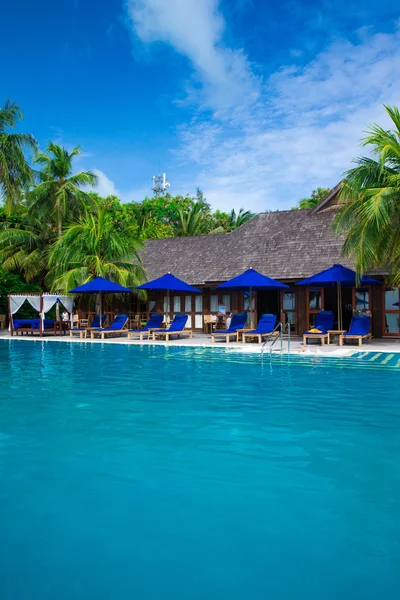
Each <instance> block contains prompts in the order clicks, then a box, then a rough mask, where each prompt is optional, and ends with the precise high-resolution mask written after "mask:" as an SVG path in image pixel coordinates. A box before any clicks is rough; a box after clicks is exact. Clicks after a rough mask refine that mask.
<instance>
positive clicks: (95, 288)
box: [69, 277, 133, 323]
mask: <svg viewBox="0 0 400 600" xmlns="http://www.w3.org/2000/svg"><path fill="white" fill-rule="evenodd" d="M69 293H70V294H99V296H100V311H99V312H100V323H101V322H102V310H103V294H133V291H132V290H130V289H129V288H126V287H124V286H123V285H120V284H119V283H114V281H109V280H108V279H105V278H104V277H95V278H94V279H91V280H90V281H88V282H87V283H83V284H82V285H78V287H76V288H74V289H73V290H70V291H69Z"/></svg>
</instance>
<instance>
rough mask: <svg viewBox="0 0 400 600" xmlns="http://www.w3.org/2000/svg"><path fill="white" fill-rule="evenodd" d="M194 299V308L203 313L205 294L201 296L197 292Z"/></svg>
mask: <svg viewBox="0 0 400 600" xmlns="http://www.w3.org/2000/svg"><path fill="white" fill-rule="evenodd" d="M194 298H195V300H194V310H195V312H197V313H202V312H203V296H200V294H197V295H196V296H195V297H194Z"/></svg>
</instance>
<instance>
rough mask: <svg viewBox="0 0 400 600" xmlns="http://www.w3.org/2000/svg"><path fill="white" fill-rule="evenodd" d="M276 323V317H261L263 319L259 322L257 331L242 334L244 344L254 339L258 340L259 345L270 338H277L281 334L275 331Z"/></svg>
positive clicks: (267, 315)
mask: <svg viewBox="0 0 400 600" xmlns="http://www.w3.org/2000/svg"><path fill="white" fill-rule="evenodd" d="M276 321H277V318H276V315H269V314H265V315H261V318H260V320H259V321H258V325H257V327H256V329H253V330H252V331H245V332H243V334H242V341H243V344H245V343H246V341H250V340H252V339H255V340H257V343H258V344H261V342H262V341H263V340H264V339H266V338H267V337H268V336H271V337H277V336H278V335H279V333H278V331H274V328H275V325H276Z"/></svg>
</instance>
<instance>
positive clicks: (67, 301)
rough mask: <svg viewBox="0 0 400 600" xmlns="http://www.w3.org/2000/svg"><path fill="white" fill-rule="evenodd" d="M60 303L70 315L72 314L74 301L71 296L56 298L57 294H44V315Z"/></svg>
mask: <svg viewBox="0 0 400 600" xmlns="http://www.w3.org/2000/svg"><path fill="white" fill-rule="evenodd" d="M56 302H60V304H62V305H63V306H64V308H65V310H67V311H68V312H69V313H72V308H73V304H74V301H73V299H72V298H70V297H69V296H56V295H55V294H43V313H44V314H46V313H47V312H49V310H50V309H51V308H52V307H53V306H54V305H55V303H56Z"/></svg>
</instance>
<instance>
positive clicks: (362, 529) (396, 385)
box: [0, 340, 400, 600]
mask: <svg viewBox="0 0 400 600" xmlns="http://www.w3.org/2000/svg"><path fill="white" fill-rule="evenodd" d="M344 365H348V367H345V366H344ZM0 377H1V398H0V483H1V485H0V540H1V543H0V598H1V600H72V599H74V600H75V599H85V600H103V599H104V600H125V599H126V600H132V599H134V600H153V599H154V600H159V599H163V600H177V599H184V600H186V599H187V600H200V599H201V600H204V599H207V600H214V599H215V600H217V599H218V600H221V599H229V600H243V599H252V600H253V599H257V600H258V599H263V600H265V599H268V600H275V599H277V600H278V599H279V600H281V599H291V600H293V599H296V600H297V599H307V600H322V599H324V600H331V599H332V600H333V599H335V600H337V599H338V598H340V599H341V600H347V599H357V600H359V599H362V600H369V599H371V600H372V599H374V600H376V599H377V598H398V594H399V585H400V569H399V565H400V508H399V507H400V392H399V389H400V369H398V368H392V369H390V368H384V367H378V368H376V367H374V362H372V363H369V364H365V363H364V361H363V360H357V359H355V360H353V361H351V360H350V361H347V362H340V361H337V360H329V359H328V360H324V361H318V362H307V360H304V357H301V358H300V359H298V360H297V361H295V360H294V361H293V359H292V360H291V362H289V361H288V358H287V357H284V358H282V359H276V360H274V361H273V362H270V361H269V359H268V358H267V359H266V360H264V363H263V364H261V361H260V357H259V356H255V355H244V354H240V353H236V352H229V353H225V352H224V351H223V350H220V349H214V350H212V349H206V350H201V349H194V348H178V347H169V348H164V347H142V348H140V347H138V346H126V345H104V346H103V345H99V344H97V345H93V344H88V345H85V344H54V343H45V342H40V341H36V342H30V341H29V342H28V341H16V340H14V341H2V342H1V343H0Z"/></svg>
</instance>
